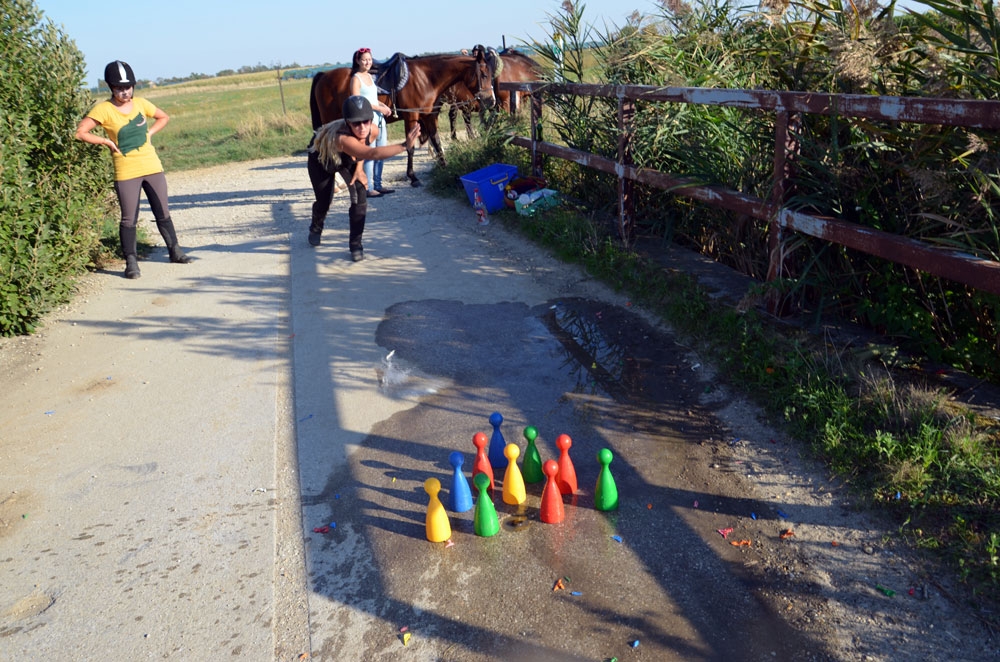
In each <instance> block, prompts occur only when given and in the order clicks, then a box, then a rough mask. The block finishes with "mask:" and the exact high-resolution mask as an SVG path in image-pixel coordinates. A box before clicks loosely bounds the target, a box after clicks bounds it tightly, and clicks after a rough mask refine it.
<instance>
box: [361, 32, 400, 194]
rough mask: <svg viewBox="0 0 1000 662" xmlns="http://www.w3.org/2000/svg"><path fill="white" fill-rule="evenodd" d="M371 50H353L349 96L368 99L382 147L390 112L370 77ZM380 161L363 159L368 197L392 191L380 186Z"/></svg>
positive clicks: (387, 139)
mask: <svg viewBox="0 0 1000 662" xmlns="http://www.w3.org/2000/svg"><path fill="white" fill-rule="evenodd" d="M373 62H374V60H373V59H372V50H371V49H370V48H359V49H358V50H356V51H354V59H353V61H352V64H351V96H362V97H364V98H366V99H368V103H370V104H371V106H372V111H373V112H374V113H375V116H374V119H373V120H372V124H373V125H374V127H375V130H376V131H377V133H378V138H377V140H376V141H375V146H376V147H383V146H385V145H387V144H388V142H389V135H388V132H387V131H386V128H385V116H386V115H388V114H389V113H391V112H392V110H391V109H390V108H389V106H387V105H385V104H384V103H382V102H381V101H379V100H378V86H376V85H375V79H373V78H372V74H371V69H372V63H373ZM384 165H385V164H384V163H382V161H365V166H364V167H365V177H367V178H368V197H369V198H377V197H379V196H380V195H388V194H389V193H392V189H391V188H382V167H383V166H384Z"/></svg>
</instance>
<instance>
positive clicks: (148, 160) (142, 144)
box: [87, 98, 163, 182]
mask: <svg viewBox="0 0 1000 662" xmlns="http://www.w3.org/2000/svg"><path fill="white" fill-rule="evenodd" d="M155 114H156V106H154V105H153V104H152V103H150V102H149V101H146V100H145V99H136V98H133V99H132V110H131V111H130V112H128V113H123V112H121V111H120V110H118V107H117V106H115V104H113V103H111V102H110V101H102V102H101V103H99V104H97V105H96V106H94V107H93V108H92V109H91V110H90V112H89V113H87V117H89V118H91V119H93V120H94V121H95V122H97V123H98V124H100V125H101V128H102V129H104V133H105V134H106V135H107V136H108V139H110V140H112V141H114V143H115V144H116V145H118V149H119V150H120V151H121V154H112V160H113V161H114V164H115V181H118V182H121V181H124V180H126V179H135V178H136V177H143V176H145V175H152V174H155V173H157V172H163V165H162V164H161V163H160V157H158V156H157V155H156V149H155V148H154V147H153V143H151V142H149V133H148V132H147V129H148V128H149V126H150V125H151V124H152V119H153V115H155Z"/></svg>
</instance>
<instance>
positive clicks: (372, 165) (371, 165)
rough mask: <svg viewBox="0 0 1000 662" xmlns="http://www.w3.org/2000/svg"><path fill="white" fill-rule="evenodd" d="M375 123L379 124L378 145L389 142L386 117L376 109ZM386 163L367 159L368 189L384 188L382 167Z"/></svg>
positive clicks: (376, 144)
mask: <svg viewBox="0 0 1000 662" xmlns="http://www.w3.org/2000/svg"><path fill="white" fill-rule="evenodd" d="M374 123H375V124H376V125H377V126H378V140H376V141H375V146H376V147H382V146H383V145H388V144H389V135H388V133H387V132H386V129H385V118H384V117H383V116H382V113H380V112H378V111H377V110H376V111H375V119H374ZM384 165H385V163H383V162H382V160H378V161H371V160H369V161H365V177H367V178H368V191H369V192H370V191H372V190H373V189H380V188H382V167H383V166H384Z"/></svg>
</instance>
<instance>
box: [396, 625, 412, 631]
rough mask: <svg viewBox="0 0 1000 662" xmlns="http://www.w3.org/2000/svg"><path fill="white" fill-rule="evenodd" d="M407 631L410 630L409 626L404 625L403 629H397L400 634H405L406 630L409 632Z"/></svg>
mask: <svg viewBox="0 0 1000 662" xmlns="http://www.w3.org/2000/svg"><path fill="white" fill-rule="evenodd" d="M409 629H410V626H409V625H404V626H403V627H401V628H399V631H400V632H406V631H407V630H409Z"/></svg>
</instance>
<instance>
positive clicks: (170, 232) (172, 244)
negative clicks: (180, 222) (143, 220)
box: [156, 216, 191, 264]
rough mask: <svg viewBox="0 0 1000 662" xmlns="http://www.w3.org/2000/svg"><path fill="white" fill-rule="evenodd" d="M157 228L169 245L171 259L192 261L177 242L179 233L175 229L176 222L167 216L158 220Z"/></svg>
mask: <svg viewBox="0 0 1000 662" xmlns="http://www.w3.org/2000/svg"><path fill="white" fill-rule="evenodd" d="M156 229H157V230H159V231H160V236H161V237H163V243H165V244H166V245H167V252H169V253H170V261H171V262H176V263H177V264H187V263H188V262H190V261H191V258H189V257H188V256H187V255H185V254H184V251H182V250H181V247H180V246H179V245H178V244H177V233H176V232H175V231H174V222H173V221H172V220H170V217H169V216H167V217H166V218H165V219H163V220H162V221H157V222H156Z"/></svg>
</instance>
